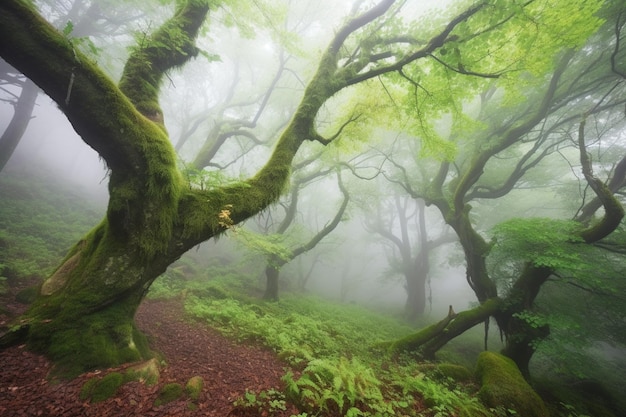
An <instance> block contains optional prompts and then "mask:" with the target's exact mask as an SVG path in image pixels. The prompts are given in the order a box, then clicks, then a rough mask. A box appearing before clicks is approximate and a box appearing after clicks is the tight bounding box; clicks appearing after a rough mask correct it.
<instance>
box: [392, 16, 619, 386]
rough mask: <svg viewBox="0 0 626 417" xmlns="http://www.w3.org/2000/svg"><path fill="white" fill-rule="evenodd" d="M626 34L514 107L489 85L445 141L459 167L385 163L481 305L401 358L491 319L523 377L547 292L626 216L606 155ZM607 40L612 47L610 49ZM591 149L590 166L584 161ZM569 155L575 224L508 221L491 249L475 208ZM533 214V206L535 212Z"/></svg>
mask: <svg viewBox="0 0 626 417" xmlns="http://www.w3.org/2000/svg"><path fill="white" fill-rule="evenodd" d="M621 7H623V6H621ZM622 13H623V10H622ZM618 15H619V13H615V16H618ZM622 26H623V22H622V21H620V20H619V19H618V23H617V24H616V23H615V21H609V22H607V23H606V24H605V25H604V26H603V27H602V28H601V29H600V31H599V32H597V33H596V34H595V35H594V36H592V37H590V39H589V41H588V42H587V43H586V44H584V45H581V47H579V48H577V51H575V50H574V49H567V50H564V51H562V52H560V53H559V54H558V56H557V59H556V62H555V64H554V68H552V69H551V70H549V71H548V72H547V73H545V74H543V75H539V76H538V78H536V79H535V81H534V82H533V84H534V86H533V87H531V86H530V85H529V86H527V89H526V91H525V96H524V97H518V98H517V99H516V100H511V98H509V99H508V100H509V101H508V103H507V101H506V100H505V99H506V93H505V91H506V88H507V86H506V84H505V85H498V84H495V85H489V86H486V87H485V89H484V90H483V91H482V93H481V94H480V95H479V96H478V97H477V99H476V101H475V104H476V103H477V104H476V106H477V107H478V108H474V111H473V113H472V114H474V115H475V117H476V119H477V120H479V121H480V122H481V124H480V125H478V126H477V128H476V129H468V128H467V126H468V125H469V123H468V120H471V119H469V118H465V119H463V120H462V123H463V124H464V125H465V126H466V128H465V129H462V130H458V129H456V128H455V127H453V128H452V133H451V134H450V139H449V140H450V141H451V142H454V143H456V144H457V145H458V146H463V147H465V150H466V152H465V154H464V155H459V156H458V157H457V158H456V159H455V160H454V161H444V162H441V163H439V164H438V166H437V165H434V164H433V165H430V166H432V170H431V171H429V172H428V174H430V175H423V176H420V175H419V174H418V173H415V172H414V170H409V169H406V168H405V166H403V165H402V164H401V163H400V160H394V161H392V162H393V165H394V167H395V168H396V176H395V181H396V182H397V183H399V184H400V185H401V186H402V187H403V188H404V189H405V191H406V192H407V193H408V194H410V195H411V196H412V197H414V198H423V199H425V201H426V202H427V203H428V204H432V205H434V206H435V207H437V208H438V209H439V211H440V212H441V214H442V216H443V218H444V219H445V220H446V222H447V223H448V224H449V225H450V226H451V227H452V228H453V229H454V230H455V232H456V234H457V236H458V238H459V241H460V243H461V245H462V247H463V250H464V254H465V260H466V271H467V281H468V284H469V285H470V287H471V288H472V290H474V292H475V294H476V297H477V298H478V300H479V302H480V305H479V306H478V307H476V308H473V309H470V310H467V311H463V312H461V313H459V314H456V313H454V312H453V311H451V312H450V314H449V316H448V317H446V318H445V319H444V320H442V321H441V322H439V323H437V324H435V325H433V326H432V327H429V328H427V329H425V330H423V331H421V332H419V333H417V334H414V335H411V336H409V337H406V338H405V339H402V340H399V341H397V342H396V343H395V344H394V348H395V349H396V350H411V351H418V352H421V354H423V355H425V356H433V355H434V353H435V352H436V351H437V350H438V349H439V348H441V347H442V346H443V345H445V344H446V343H447V342H448V341H450V340H452V339H453V338H454V337H456V336H458V335H460V334H461V333H463V332H464V331H466V330H467V329H469V328H471V327H473V326H476V325H478V324H481V323H484V322H485V321H487V320H489V319H490V317H493V318H495V321H496V323H497V324H498V327H499V329H500V331H501V332H502V334H503V335H504V336H505V346H504V349H503V353H504V354H505V355H507V356H509V357H510V358H512V359H513V360H514V361H515V362H516V364H517V366H518V367H519V368H520V370H521V371H522V373H523V374H524V375H525V376H526V377H528V376H529V362H530V360H531V358H532V356H533V354H534V352H535V349H536V347H537V343H538V342H540V341H541V340H543V339H545V338H546V337H547V336H548V335H549V332H550V328H549V324H548V323H547V322H545V321H543V320H538V317H537V315H536V313H535V300H536V298H537V296H538V294H539V293H540V292H541V290H542V287H543V286H544V284H545V283H546V282H547V281H548V279H549V278H550V277H552V276H555V275H558V274H560V273H563V272H564V271H567V273H568V274H573V275H574V276H577V277H578V278H579V279H581V277H582V276H583V275H584V273H585V270H589V269H590V268H593V266H592V265H586V264H585V262H583V261H582V255H581V256H579V255H578V254H579V253H585V251H588V250H590V249H589V248H590V246H591V245H593V244H595V243H597V242H599V241H601V240H602V239H605V238H606V237H607V236H609V235H611V233H613V232H614V231H615V230H616V229H617V228H618V227H619V225H620V223H621V221H622V219H623V216H624V210H623V208H622V205H621V204H620V201H619V200H618V198H617V197H616V192H617V191H618V190H619V188H621V187H622V186H623V184H624V169H623V167H624V164H625V161H626V157H625V156H623V155H619V158H618V159H617V160H611V157H612V155H611V154H610V153H607V152H604V151H603V150H602V148H601V147H602V146H606V144H607V143H611V144H613V142H614V141H615V139H611V137H612V136H613V137H619V134H618V133H617V132H619V130H620V129H622V128H623V122H622V118H623V106H624V103H625V101H626V98H625V97H626V96H625V95H624V87H623V80H622V75H621V73H620V72H619V71H616V70H615V64H614V61H615V59H614V57H615V56H617V55H618V54H619V53H620V51H619V36H620V35H619V32H620V30H621V27H622ZM615 28H617V29H618V30H616V29H615ZM613 33H617V39H615V38H614V39H612V40H611V36H612V35H611V34H613ZM611 56H613V58H612V59H611ZM620 56H621V55H620ZM524 79H525V80H526V81H528V80H531V79H532V76H531V75H530V74H525V75H524V78H520V79H519V80H518V82H519V83H520V84H522V83H523V82H524ZM509 87H510V85H509ZM515 87H516V88H519V85H516V86H515ZM503 92H504V93H503ZM512 103H516V104H514V105H513V104H512ZM453 117H458V119H461V117H462V116H461V115H460V114H457V115H456V116H453ZM588 121H592V122H588ZM589 124H591V125H593V128H590V127H589V126H588V125H589ZM475 126H476V125H475ZM603 141H607V142H603ZM608 146H612V145H608ZM593 148H595V149H596V150H595V153H594V156H595V159H594V160H592V158H591V157H590V156H589V155H590V152H591V150H590V149H593ZM618 148H619V147H618ZM614 149H615V148H614ZM566 155H567V156H569V162H568V165H565V166H564V169H563V171H564V172H565V173H566V174H569V173H570V170H571V169H572V167H576V169H575V170H576V172H579V173H580V174H579V175H580V184H574V187H581V189H585V188H586V189H588V194H589V196H588V197H587V200H586V199H585V198H582V199H581V201H580V203H579V204H580V206H579V207H580V208H579V210H578V213H576V210H575V209H574V210H573V211H571V214H570V215H571V219H573V220H566V219H562V218H561V219H545V218H532V217H531V218H527V219H510V220H508V221H506V222H503V223H502V224H500V225H498V226H496V227H495V228H494V234H493V236H495V238H496V239H495V240H492V241H489V239H488V237H487V236H486V235H485V233H484V230H480V227H479V225H478V224H477V222H476V216H475V215H474V213H475V212H476V209H477V208H478V210H480V209H481V205H484V206H483V208H482V210H483V211H484V210H488V209H489V208H490V207H492V205H490V203H488V201H497V200H498V199H500V198H502V197H504V196H506V195H507V194H509V193H511V192H513V191H515V189H516V187H518V186H520V185H524V186H525V187H532V184H533V181H532V179H530V178H529V173H530V172H531V171H532V170H533V169H535V168H537V167H538V166H543V167H548V166H550V164H554V163H555V162H556V161H558V159H560V158H564V157H565V156H566ZM573 156H576V158H574V157H573ZM424 163H426V162H424ZM541 164H544V165H541ZM422 168H423V167H422ZM594 171H596V172H604V174H603V175H605V176H606V177H603V178H600V176H599V175H598V174H596V173H595V172H594ZM423 172H424V170H423V169H422V173H423ZM563 178H567V175H564V174H563V172H561V173H560V174H559V175H558V177H555V178H554V180H553V181H552V182H549V184H548V185H550V186H551V187H555V188H556V187H559V182H560V181H562V180H563ZM570 181H571V177H570ZM544 184H545V183H544ZM581 197H584V195H582V194H581ZM591 197H594V198H591ZM540 205H541V201H537V203H536V204H535V205H534V206H535V207H537V206H539V207H540ZM491 215H492V216H493V215H494V214H493V213H492V214H491ZM526 216H528V214H526ZM496 217H497V216H496ZM498 248H502V249H500V251H501V254H500V256H499V258H498V262H500V263H504V264H505V265H503V266H502V267H501V268H499V269H495V271H496V272H497V273H500V274H502V273H503V271H505V270H506V268H507V267H508V268H509V270H513V272H511V273H510V276H509V277H507V279H499V277H498V276H494V274H492V272H491V271H490V268H489V258H490V255H491V254H492V252H493V251H494V250H498ZM502 250H504V253H503V252H502ZM502 253H503V254H502ZM520 259H521V262H520ZM598 279H601V278H598Z"/></svg>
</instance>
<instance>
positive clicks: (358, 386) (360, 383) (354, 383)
mask: <svg viewBox="0 0 626 417" xmlns="http://www.w3.org/2000/svg"><path fill="white" fill-rule="evenodd" d="M283 381H284V382H285V384H286V394H287V397H288V398H289V399H290V400H291V401H292V402H293V403H294V404H296V405H297V406H298V407H299V408H300V409H303V410H305V411H307V412H311V413H316V412H322V413H331V414H335V413H339V414H340V415H346V416H361V415H365V414H364V412H365V411H369V410H372V409H376V411H378V413H379V415H385V414H384V413H387V414H388V415H393V410H392V408H391V406H390V405H388V404H385V401H384V397H383V394H382V392H381V389H380V387H381V382H380V380H379V379H378V378H377V377H376V375H375V374H374V372H373V371H372V369H371V368H370V367H368V366H366V365H365V364H363V363H361V362H360V361H359V360H358V359H356V358H353V359H351V360H348V359H346V358H344V357H342V358H339V359H335V360H332V359H314V360H312V361H310V362H309V364H308V366H307V367H306V368H305V369H304V371H303V372H302V375H301V376H300V378H299V379H298V380H294V378H293V373H291V372H288V373H287V374H286V375H285V376H283Z"/></svg>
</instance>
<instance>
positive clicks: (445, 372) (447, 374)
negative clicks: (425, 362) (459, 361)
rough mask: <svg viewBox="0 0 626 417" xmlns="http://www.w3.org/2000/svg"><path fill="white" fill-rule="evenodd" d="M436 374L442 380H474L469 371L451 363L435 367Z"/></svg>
mask: <svg viewBox="0 0 626 417" xmlns="http://www.w3.org/2000/svg"><path fill="white" fill-rule="evenodd" d="M437 373H438V374H440V375H441V376H443V377H444V378H451V379H453V380H455V381H457V382H468V381H471V380H472V379H473V378H474V375H473V374H472V372H471V371H470V370H469V369H467V368H466V367H464V366H461V365H455V364H452V363H441V364H439V365H437Z"/></svg>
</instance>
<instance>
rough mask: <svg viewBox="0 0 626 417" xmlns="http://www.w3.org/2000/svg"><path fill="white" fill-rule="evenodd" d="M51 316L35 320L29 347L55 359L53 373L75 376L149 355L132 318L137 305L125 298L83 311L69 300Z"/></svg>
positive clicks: (59, 375) (61, 375) (32, 324)
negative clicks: (99, 307) (124, 299)
mask: <svg viewBox="0 0 626 417" xmlns="http://www.w3.org/2000/svg"><path fill="white" fill-rule="evenodd" d="M67 304H68V305H67V306H66V308H65V309H63V310H60V311H59V312H58V313H57V315H56V317H54V319H52V320H34V321H33V322H32V323H31V326H30V337H29V340H28V347H29V348H30V349H31V350H34V351H36V352H39V353H42V354H45V355H46V356H47V357H48V358H50V359H51V360H52V361H54V362H55V367H54V368H53V371H52V375H53V376H55V377H61V378H72V377H75V376H76V375H78V374H80V373H82V372H84V371H86V370H90V369H95V368H106V367H110V366H115V365H119V364H121V363H125V362H133V361H138V360H141V359H148V358H150V357H151V356H152V355H151V352H150V351H149V348H148V344H147V341H146V340H145V337H144V336H142V335H141V333H140V332H139V331H138V330H137V329H136V328H135V326H134V324H133V321H132V311H134V307H132V306H131V305H128V304H125V303H124V302H123V300H120V301H119V302H118V303H116V304H113V305H110V306H108V307H107V308H105V309H102V310H99V311H97V312H94V313H91V314H83V315H80V309H79V308H78V307H75V308H74V309H72V307H71V305H69V300H68V301H67Z"/></svg>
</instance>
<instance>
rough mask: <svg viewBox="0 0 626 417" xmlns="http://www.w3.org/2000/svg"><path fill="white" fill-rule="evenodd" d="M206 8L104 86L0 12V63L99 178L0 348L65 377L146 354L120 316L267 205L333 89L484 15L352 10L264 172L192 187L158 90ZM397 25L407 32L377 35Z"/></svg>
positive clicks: (65, 51)
mask: <svg viewBox="0 0 626 417" xmlns="http://www.w3.org/2000/svg"><path fill="white" fill-rule="evenodd" d="M212 4H214V3H213V2H211V1H209V0H188V1H183V2H178V3H177V7H176V10H175V12H174V13H173V15H172V17H171V18H170V19H168V20H167V21H166V22H165V23H163V25H162V26H161V27H159V28H158V29H157V30H156V31H154V32H153V33H152V34H151V35H150V36H146V37H145V38H143V39H142V40H141V42H140V43H138V45H136V46H135V48H134V49H133V50H132V52H131V54H130V55H129V57H128V59H127V61H126V64H125V66H124V70H123V74H122V76H121V79H120V81H119V83H117V85H116V84H115V83H114V82H112V81H111V80H110V78H109V77H108V76H107V75H106V74H105V73H104V72H103V71H102V70H101V69H100V68H98V66H97V65H95V64H94V63H93V62H92V61H91V60H90V59H89V58H88V57H86V56H85V55H84V54H82V53H81V52H80V51H79V50H78V49H77V48H74V47H73V45H72V43H71V42H70V41H69V40H68V39H67V38H66V37H65V36H64V34H63V33H61V32H59V31H58V30H56V29H55V28H54V27H53V26H52V25H50V24H49V23H48V22H47V21H46V20H45V19H44V18H43V17H42V16H41V15H40V14H39V13H38V12H37V11H36V10H35V8H34V6H32V4H31V3H30V2H27V1H23V0H7V1H3V2H2V3H1V4H0V37H1V38H2V42H1V43H0V56H2V58H3V59H5V60H6V61H7V62H8V63H9V64H11V65H12V66H13V67H15V68H16V69H17V70H19V71H21V72H22V73H23V74H24V75H26V76H27V77H28V78H29V79H30V80H32V81H33V82H34V83H35V84H36V85H37V86H38V87H39V88H40V89H41V90H42V91H43V92H44V93H45V94H47V95H48V96H49V97H50V98H51V99H52V100H54V101H55V102H56V103H57V105H58V106H59V107H60V109H61V110H62V111H63V113H64V114H65V115H66V117H67V118H68V120H69V121H70V123H71V124H72V126H73V128H74V129H75V131H76V132H77V133H78V134H79V135H80V137H81V138H82V140H83V141H84V142H85V143H86V144H87V145H89V146H90V147H92V148H93V149H95V150H96V151H97V152H98V153H99V155H100V156H101V157H102V159H103V160H104V161H105V162H106V164H107V166H108V168H109V170H110V178H109V187H108V188H109V201H108V207H107V212H106V215H105V218H104V219H102V221H101V222H100V224H99V225H97V226H96V227H94V229H93V230H91V231H90V232H89V233H88V234H87V235H85V236H84V237H83V238H82V239H80V241H79V242H77V243H76V244H75V245H74V246H73V247H72V248H71V249H70V251H69V252H68V254H67V255H66V257H65V259H63V261H62V262H61V264H60V265H59V267H58V268H57V269H56V270H55V271H54V272H53V273H52V275H51V276H50V277H48V278H47V279H46V280H45V281H44V282H43V284H42V286H41V288H40V291H39V295H38V297H37V299H36V300H35V302H34V303H33V304H32V305H31V307H30V308H29V310H28V311H27V312H26V313H25V314H24V315H23V317H21V318H20V319H19V322H18V323H17V324H16V325H15V326H13V327H12V329H11V331H10V332H9V333H7V334H5V335H4V336H3V337H2V338H1V345H2V346H7V345H10V344H12V343H17V342H26V343H27V344H28V347H29V348H30V349H32V350H34V351H38V352H42V353H45V354H47V355H48V356H49V357H50V358H51V359H52V360H53V361H55V363H56V364H57V368H56V369H57V370H58V371H63V372H64V373H65V374H66V375H72V374H76V373H78V372H81V371H83V370H86V369H93V368H96V367H106V366H111V365H115V364H119V363H123V362H127V361H133V360H139V359H142V358H146V357H148V356H149V352H148V349H147V346H146V344H145V343H144V341H143V338H142V337H141V335H140V333H139V332H138V331H137V329H136V328H135V325H134V321H133V317H134V314H135V312H136V309H137V307H138V305H139V304H140V302H141V300H142V298H143V297H144V295H145V294H146V292H147V290H148V288H149V287H150V284H151V283H152V282H153V281H154V280H155V279H156V278H157V277H158V276H159V275H160V274H161V273H162V272H164V271H165V269H166V267H167V266H168V265H169V264H170V263H172V262H173V261H175V260H176V259H178V258H179V257H180V256H181V255H182V254H183V253H185V252H186V251H187V250H188V249H190V248H192V247H193V246H195V245H197V244H198V243H200V242H203V241H205V240H207V239H210V238H212V237H214V236H216V235H219V234H220V233H222V232H224V231H225V230H227V229H228V228H229V227H231V226H232V225H233V224H237V223H239V222H241V221H242V220H244V219H246V218H248V217H250V216H252V215H254V214H256V213H258V212H259V211H261V210H263V209H264V208H266V207H267V206H268V205H269V204H271V203H272V202H274V201H275V200H276V199H277V198H278V197H279V196H280V194H281V192H282V191H283V188H284V186H285V184H286V183H287V181H288V179H289V175H290V167H291V163H292V160H293V158H294V156H295V155H296V153H297V152H298V149H299V148H300V147H301V146H302V144H303V143H304V142H306V141H317V142H320V143H322V144H327V143H330V142H331V141H332V140H333V138H334V136H331V137H329V138H327V137H324V136H322V135H321V134H320V133H318V131H317V129H316V123H315V121H316V116H317V114H318V112H319V110H320V108H321V107H322V106H323V105H324V103H326V102H327V101H328V100H329V99H330V98H331V97H333V96H334V95H335V94H336V93H338V92H339V91H341V90H343V89H345V88H346V87H349V86H352V85H355V84H358V83H360V82H364V81H366V80H368V79H372V78H374V77H378V76H380V75H381V74H384V73H387V72H390V71H401V70H402V69H403V68H405V67H407V66H409V65H414V64H415V63H416V62H418V61H419V60H422V59H424V58H426V57H428V56H429V55H430V54H432V53H433V52H434V51H436V50H438V49H439V48H441V47H442V46H444V45H446V44H447V43H449V42H452V41H454V40H455V39H458V37H459V36H458V35H456V34H455V33H454V31H455V30H463V29H464V28H465V29H464V30H465V32H467V31H468V30H475V31H476V35H477V36H478V37H480V36H481V35H483V34H484V33H486V32H488V29H489V28H488V27H485V25H479V26H474V27H469V28H468V27H465V26H466V25H467V22H468V21H469V20H470V19H471V18H472V17H473V16H475V15H480V14H482V15H483V20H482V21H485V19H486V17H485V16H488V15H489V13H490V12H492V10H489V9H490V6H489V2H488V1H481V2H478V3H476V4H475V5H472V6H470V7H469V8H468V9H467V10H465V11H462V12H461V13H460V14H458V15H457V16H456V17H454V18H452V19H451V20H450V21H449V22H447V23H445V24H443V25H441V26H440V27H439V28H437V29H432V28H430V29H429V30H428V31H425V32H424V33H421V32H420V31H419V30H418V29H416V28H412V27H411V25H403V24H402V23H401V22H399V21H398V19H400V14H399V13H398V12H399V9H400V8H401V7H402V6H403V4H404V2H399V3H398V4H396V2H395V1H393V0H382V1H380V2H378V3H377V4H375V5H374V6H371V7H370V8H367V9H364V7H366V6H364V5H363V4H361V6H360V8H359V7H356V8H354V9H353V10H352V12H351V15H350V16H349V17H348V19H347V20H346V22H345V23H344V24H343V25H342V26H341V27H340V28H339V29H338V30H337V32H336V34H335V35H334V37H333V38H332V40H331V42H330V44H329V46H328V48H327V49H326V50H325V51H324V52H323V53H322V55H321V57H320V60H319V65H318V68H317V70H316V72H315V73H314V75H313V76H312V78H311V79H310V80H309V82H308V85H307V87H306V89H305V91H304V94H303V96H302V99H301V101H300V104H299V105H298V107H297V109H296V111H295V113H294V115H293V117H292V118H291V120H290V122H289V123H288V125H287V126H286V127H285V129H284V130H283V131H282V133H281V134H280V136H279V137H278V139H277V141H276V144H275V147H274V150H273V153H272V155H271V156H270V157H269V159H268V161H267V163H266V164H265V165H264V166H263V167H262V168H261V169H260V170H259V171H258V172H257V173H256V174H255V175H253V176H252V177H251V178H248V179H246V180H244V181H240V182H236V183H231V184H227V185H220V184H215V185H214V186H211V185H209V187H207V188H206V189H202V190H198V189H194V188H192V187H190V184H189V183H188V182H187V181H186V180H185V178H184V176H183V175H181V173H180V172H179V169H178V167H177V159H176V155H175V152H174V149H173V146H172V144H171V142H170V140H169V138H168V134H167V132H166V130H165V127H164V115H163V111H162V110H161V106H160V105H159V93H160V89H161V83H162V80H163V79H164V77H165V75H166V74H167V72H168V71H169V70H171V69H172V68H175V67H179V66H182V65H185V64H186V63H187V62H188V61H189V60H190V59H191V58H192V57H194V56H196V55H197V54H198V52H199V51H198V49H197V48H196V46H195V42H194V39H195V38H196V37H197V36H198V33H199V31H200V29H201V27H202V26H203V25H204V23H205V21H206V18H207V14H208V12H209V8H210V6H211V5H212ZM399 27H400V28H401V30H407V31H412V32H407V33H406V34H407V35H408V37H405V36H397V32H396V33H390V31H391V30H392V29H394V30H396V31H397V30H399V29H398V28H399ZM386 28H389V29H386ZM496 28H497V26H496ZM424 39H426V40H424Z"/></svg>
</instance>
